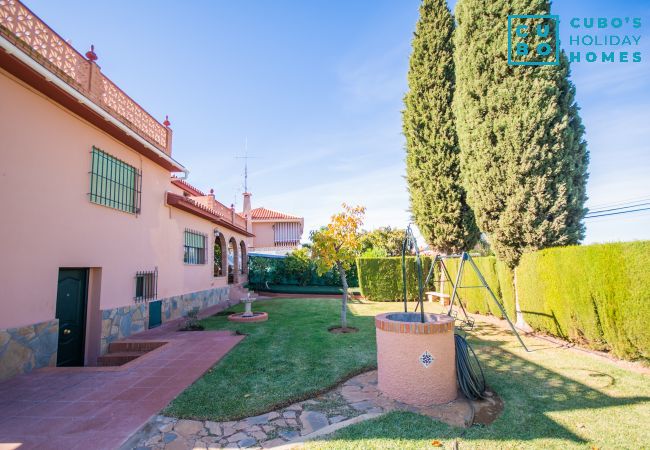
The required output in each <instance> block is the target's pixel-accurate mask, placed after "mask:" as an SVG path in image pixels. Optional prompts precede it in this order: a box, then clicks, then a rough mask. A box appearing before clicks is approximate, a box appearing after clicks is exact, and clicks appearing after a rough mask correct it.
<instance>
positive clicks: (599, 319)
mask: <svg viewBox="0 0 650 450" xmlns="http://www.w3.org/2000/svg"><path fill="white" fill-rule="evenodd" d="M473 259H474V262H475V263H476V265H477V266H478V268H479V270H480V271H481V273H482V274H483V276H484V278H485V280H486V282H487V283H488V285H489V286H490V287H491V288H492V290H493V291H494V294H495V295H496V296H497V297H498V298H499V300H501V301H502V305H503V306H504V308H505V310H506V312H507V314H508V317H510V318H511V319H512V320H513V321H514V319H515V291H514V287H513V276H514V273H513V271H512V270H510V269H509V268H508V266H506V265H505V264H504V263H502V262H500V261H497V260H496V259H495V258H494V257H491V256H490V257H476V258H473ZM408 261H409V263H408V265H407V268H408V292H409V294H408V296H409V300H415V299H416V298H417V282H416V278H415V270H414V268H415V264H414V258H413V257H411V258H408ZM424 261H425V264H424V265H425V269H424V274H425V275H424V276H426V273H427V271H428V268H429V267H430V264H431V258H425V259H424ZM459 262H460V260H458V259H450V260H446V261H445V263H446V265H447V269H448V270H449V272H450V275H451V277H452V279H453V280H454V281H455V277H456V274H457V273H458V264H459ZM357 265H358V268H359V281H360V288H361V293H362V295H363V296H364V297H366V298H367V299H369V300H374V301H395V300H402V282H401V258H360V259H358V260H357ZM649 265H650V241H642V242H625V243H614V244H595V245H587V246H570V247H557V248H550V249H545V250H540V251H537V252H533V253H527V254H525V255H524V256H523V257H522V259H521V261H520V263H519V266H518V267H517V292H518V294H519V302H520V306H521V309H522V313H523V314H524V318H525V320H526V322H527V323H528V324H529V325H530V326H531V327H533V328H534V329H536V330H539V331H542V332H544V333H548V334H552V335H555V336H558V337H561V338H563V339H567V340H570V341H574V342H578V343H580V344H582V345H586V346H589V347H591V348H594V349H598V350H609V351H611V352H612V353H614V354H615V355H617V356H619V357H621V358H627V359H635V358H645V359H650V326H648V324H649V323H650V271H649V270H648V266H649ZM434 279H435V280H438V279H439V276H438V275H437V274H436V275H435V278H434ZM461 284H462V285H464V286H477V285H478V284H479V283H478V278H477V276H476V274H475V272H474V271H473V270H472V268H471V267H470V266H469V264H467V263H466V264H465V269H464V273H463V278H462V281H461ZM430 289H431V287H430V286H429V287H425V290H430ZM445 292H446V293H447V294H451V283H446V286H445ZM460 296H461V298H462V299H463V301H464V305H465V307H466V308H467V311H468V312H473V313H480V314H493V315H495V316H497V317H501V312H500V310H499V308H498V307H497V306H496V305H495V304H494V302H493V301H492V299H491V298H490V297H489V294H488V293H487V291H486V290H485V289H461V290H460Z"/></svg>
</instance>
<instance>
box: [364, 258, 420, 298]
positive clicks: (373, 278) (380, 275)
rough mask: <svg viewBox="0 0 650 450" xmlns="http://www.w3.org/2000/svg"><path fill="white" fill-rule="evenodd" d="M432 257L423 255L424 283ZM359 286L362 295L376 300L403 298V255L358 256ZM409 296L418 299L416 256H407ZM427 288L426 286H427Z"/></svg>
mask: <svg viewBox="0 0 650 450" xmlns="http://www.w3.org/2000/svg"><path fill="white" fill-rule="evenodd" d="M430 267H431V258H429V257H422V282H423V283H424V281H425V278H426V276H427V273H428V271H429V268H430ZM357 271H358V274H359V287H360V288H361V295H363V296H364V297H365V298H366V299H368V300H372V301H376V302H392V301H402V300H403V296H404V294H403V287H402V257H401V256H394V257H388V258H363V257H362V258H357ZM406 279H407V285H406V287H407V297H408V300H409V301H415V300H417V299H418V283H417V269H416V265H415V257H413V256H410V257H407V258H406ZM425 290H426V288H425Z"/></svg>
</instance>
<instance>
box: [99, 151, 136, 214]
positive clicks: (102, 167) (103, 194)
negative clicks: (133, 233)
mask: <svg viewBox="0 0 650 450" xmlns="http://www.w3.org/2000/svg"><path fill="white" fill-rule="evenodd" d="M141 191H142V175H141V173H140V171H139V170H138V169H136V168H135V167H133V166H131V165H129V164H127V163H125V162H124V161H121V160H119V159H117V158H114V157H113V156H111V155H109V154H108V153H106V152H104V151H102V150H100V149H98V148H96V147H93V151H92V165H91V171H90V201H91V202H93V203H97V204H98V205H103V206H108V207H109V208H115V209H119V210H120V211H126V212H129V213H132V214H139V213H140V197H141V195H140V194H141Z"/></svg>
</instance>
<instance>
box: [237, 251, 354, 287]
mask: <svg viewBox="0 0 650 450" xmlns="http://www.w3.org/2000/svg"><path fill="white" fill-rule="evenodd" d="M347 277H348V283H349V285H350V286H354V287H356V286H358V285H359V281H358V277H357V268H356V266H354V265H353V266H352V267H351V268H350V270H348V271H347ZM248 283H249V284H250V285H251V287H253V288H254V289H258V290H263V289H264V288H265V287H266V286H267V285H272V286H274V289H281V286H339V287H340V286H341V277H340V276H339V274H338V273H337V272H336V271H335V270H330V271H329V272H327V273H325V274H323V275H322V276H319V275H318V273H317V272H316V265H315V264H314V262H313V261H312V260H311V259H310V257H309V250H308V249H304V248H303V249H296V250H294V251H293V252H291V253H290V254H289V255H287V256H286V257H284V258H277V257H267V256H258V255H255V256H250V257H249V262H248Z"/></svg>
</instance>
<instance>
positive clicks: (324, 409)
mask: <svg viewBox="0 0 650 450" xmlns="http://www.w3.org/2000/svg"><path fill="white" fill-rule="evenodd" d="M393 410H405V411H411V412H415V413H419V414H424V415H427V416H429V417H432V418H435V419H438V420H441V421H443V422H446V423H448V424H450V425H455V426H459V427H467V426H470V425H471V424H472V421H473V409H472V405H471V404H470V402H469V401H468V400H466V399H465V398H464V397H462V395H460V396H459V398H458V399H456V400H454V401H453V402H450V403H448V404H446V405H437V406H431V407H415V406H410V405H406V404H403V403H400V402H397V401H395V400H392V399H390V398H388V397H386V396H384V395H383V394H382V393H381V392H379V391H378V390H377V371H375V370H373V371H370V372H366V373H363V374H361V375H357V376H356V377H353V378H351V379H349V380H348V381H346V382H345V383H343V384H342V385H340V386H339V387H337V388H335V389H333V390H332V391H330V392H328V393H326V394H323V395H319V396H318V397H315V398H313V399H310V400H306V401H303V402H299V403H294V404H292V405H290V406H287V407H285V408H282V409H279V410H277V411H271V412H269V413H266V414H262V415H259V416H254V417H248V418H247V419H243V420H240V421H231V422H213V421H209V420H208V421H199V420H185V419H176V418H173V417H166V416H161V415H158V416H155V417H154V418H153V419H152V420H151V421H149V423H148V424H147V425H145V426H144V427H143V428H142V429H141V430H140V431H139V432H138V433H137V434H136V435H135V436H133V437H132V438H131V439H130V440H129V444H130V445H128V446H126V447H123V449H127V448H128V449H132V448H136V449H138V450H190V449H206V450H207V449H221V448H228V449H237V448H273V447H277V446H280V445H283V444H286V443H288V442H290V441H291V440H293V439H297V438H299V437H301V436H306V435H309V434H311V433H313V432H315V431H318V430H320V429H322V428H324V427H327V426H329V425H332V424H335V423H340V422H343V421H345V420H348V419H351V418H353V417H356V416H359V415H361V414H367V413H383V412H388V411H393Z"/></svg>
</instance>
